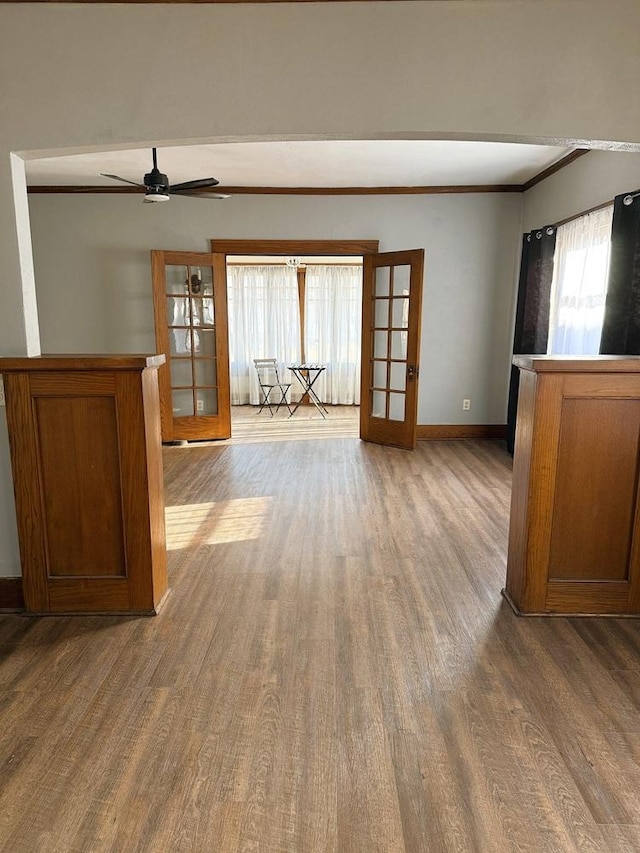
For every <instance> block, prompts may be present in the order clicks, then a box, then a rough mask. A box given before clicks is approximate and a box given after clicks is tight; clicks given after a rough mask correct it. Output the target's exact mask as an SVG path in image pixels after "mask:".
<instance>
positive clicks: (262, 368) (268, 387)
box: [253, 358, 291, 417]
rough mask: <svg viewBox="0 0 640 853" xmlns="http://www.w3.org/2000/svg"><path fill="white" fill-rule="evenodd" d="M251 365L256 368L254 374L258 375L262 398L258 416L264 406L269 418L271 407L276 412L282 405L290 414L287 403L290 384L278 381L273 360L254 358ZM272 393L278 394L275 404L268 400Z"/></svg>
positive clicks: (276, 369)
mask: <svg viewBox="0 0 640 853" xmlns="http://www.w3.org/2000/svg"><path fill="white" fill-rule="evenodd" d="M253 364H254V366H255V368H256V373H257V374H258V384H259V385H260V390H261V391H262V397H263V399H262V403H261V404H260V408H259V409H258V414H260V412H261V411H262V410H263V409H264V407H265V406H266V407H267V408H268V409H269V413H270V414H271V417H273V408H272V407H275V410H276V412H277V411H278V409H279V408H280V406H282V405H284V406H286V407H287V409H288V410H289V414H291V407H290V406H289V403H288V402H287V393H288V391H289V388H291V382H281V381H280V376H279V375H278V363H277V362H276V360H275V358H254V359H253ZM272 391H276V394H280V400H279V401H278V402H277V403H276V402H275V400H274V401H272V400H270V399H269V398H270V395H271V392H272Z"/></svg>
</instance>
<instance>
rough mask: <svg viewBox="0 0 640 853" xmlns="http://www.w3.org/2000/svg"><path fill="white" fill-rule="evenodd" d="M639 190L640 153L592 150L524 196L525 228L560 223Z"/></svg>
mask: <svg viewBox="0 0 640 853" xmlns="http://www.w3.org/2000/svg"><path fill="white" fill-rule="evenodd" d="M634 189H640V154H637V153H630V152H626V151H624V152H622V151H589V152H588V154H585V155H584V156H583V157H580V158H579V159H578V160H575V161H574V162H573V163H571V164H570V165H569V166H566V167H565V168H564V169H561V170H560V171H559V172H557V173H556V174H555V175H552V176H551V177H550V178H547V180H546V181H541V183H539V184H537V185H536V186H535V187H532V189H530V190H529V191H528V192H527V193H525V195H524V209H523V225H524V227H523V229H522V230H523V231H531V230H533V229H534V228H540V227H542V226H543V225H551V224H553V223H554V222H560V221H562V220H563V219H566V218H567V217H569V216H576V215H577V214H580V213H583V212H584V211H585V210H589V209H590V208H592V207H596V206H597V205H599V204H603V203H604V202H607V201H611V200H612V199H613V197H614V196H616V195H619V194H620V193H623V192H629V190H634Z"/></svg>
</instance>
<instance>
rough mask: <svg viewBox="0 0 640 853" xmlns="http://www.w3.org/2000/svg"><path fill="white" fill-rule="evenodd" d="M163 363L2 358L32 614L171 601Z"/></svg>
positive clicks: (146, 609)
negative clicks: (160, 374)
mask: <svg viewBox="0 0 640 853" xmlns="http://www.w3.org/2000/svg"><path fill="white" fill-rule="evenodd" d="M161 361H162V357H157V356H153V357H150V358H149V359H148V360H147V359H146V358H144V357H139V356H122V357H121V358H120V360H118V357H116V356H109V357H107V358H106V359H105V360H104V365H103V362H101V360H100V357H97V356H91V357H88V358H87V359H86V360H85V359H84V357H82V356H77V357H75V358H74V359H71V358H70V357H67V356H65V357H61V361H60V364H58V363H56V358H55V357H43V358H42V359H37V358H36V359H0V373H2V374H4V379H5V388H6V398H7V422H8V426H9V441H10V447H11V462H12V470H13V479H14V490H15V495H16V509H17V518H18V532H19V540H20V554H21V562H22V575H23V590H24V597H25V605H26V608H27V610H28V611H30V612H34V613H104V612H137V613H153V612H155V611H156V609H157V607H158V605H159V604H160V601H161V599H162V597H163V595H164V594H165V592H166V587H167V573H166V547H165V528H164V495H163V476H162V445H161V437H160V411H159V393H158V381H157V369H156V368H157V367H158V365H159V364H160V362H161ZM63 365H64V367H63ZM65 368H66V369H65Z"/></svg>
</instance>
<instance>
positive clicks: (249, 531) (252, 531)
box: [165, 497, 271, 551]
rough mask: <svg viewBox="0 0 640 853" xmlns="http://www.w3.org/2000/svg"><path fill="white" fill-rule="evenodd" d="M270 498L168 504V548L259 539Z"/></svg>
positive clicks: (171, 549) (168, 549) (176, 548)
mask: <svg viewBox="0 0 640 853" xmlns="http://www.w3.org/2000/svg"><path fill="white" fill-rule="evenodd" d="M270 502H271V498H270V497H261V498H237V499H235V500H228V501H219V502H214V501H211V502H207V503H201V504H183V505H181V506H168V507H166V508H165V522H166V528H167V551H178V550H180V549H181V548H187V547H189V546H198V545H219V544H221V543H222V542H242V541H244V540H247V539H258V538H259V537H260V536H261V535H262V533H263V531H264V527H265V523H266V519H267V513H268V510H269V504H270Z"/></svg>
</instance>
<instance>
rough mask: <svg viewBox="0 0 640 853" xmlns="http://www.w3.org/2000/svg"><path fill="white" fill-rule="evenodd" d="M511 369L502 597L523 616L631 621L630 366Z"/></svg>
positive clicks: (639, 420)
mask: <svg viewBox="0 0 640 853" xmlns="http://www.w3.org/2000/svg"><path fill="white" fill-rule="evenodd" d="M514 363H515V364H516V365H517V366H518V367H520V370H521V376H520V388H521V392H520V400H519V404H518V421H517V431H516V446H515V455H514V467H513V485H512V496H511V518H510V530H509V553H508V559H507V582H506V588H505V595H506V597H507V598H508V600H509V601H510V602H511V603H512V605H513V606H514V608H515V609H516V610H517V611H518V612H520V613H525V614H550V613H566V614H581V613H585V614H586V613H589V614H598V613H601V614H615V613H618V614H640V547H639V541H638V540H639V539H640V537H639V536H638V532H637V531H638V527H639V517H640V515H639V507H638V469H639V457H640V358H637V357H626V356H625V357H614V356H608V357H603V358H602V359H598V358H588V359H586V358H585V359H563V358H558V359H553V358H551V357H545V356H541V357H532V356H517V357H516V358H515V359H514Z"/></svg>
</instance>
